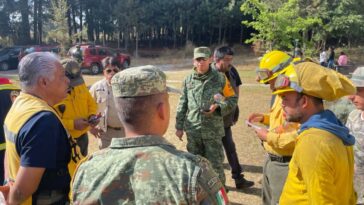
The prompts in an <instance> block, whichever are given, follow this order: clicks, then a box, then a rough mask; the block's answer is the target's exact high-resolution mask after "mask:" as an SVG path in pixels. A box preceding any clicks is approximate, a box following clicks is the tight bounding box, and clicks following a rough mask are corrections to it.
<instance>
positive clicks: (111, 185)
mask: <svg viewBox="0 0 364 205" xmlns="http://www.w3.org/2000/svg"><path fill="white" fill-rule="evenodd" d="M111 84H112V90H113V95H114V97H115V104H116V107H117V112H118V115H119V117H120V119H121V121H122V123H123V125H124V127H125V133H126V137H125V138H113V139H112V142H111V145H110V146H109V147H108V148H106V149H104V150H100V151H98V152H96V153H94V154H93V155H91V156H89V158H88V159H87V160H86V161H84V162H82V163H81V165H80V166H79V167H78V170H77V171H76V174H75V177H74V180H73V182H72V196H71V198H72V201H73V203H74V204H200V203H203V204H205V203H206V204H219V203H220V202H225V203H228V201H227V197H226V193H225V190H224V187H223V185H222V183H221V182H220V180H219V178H218V176H217V175H216V173H215V172H214V171H212V168H211V167H210V164H209V162H208V161H207V160H206V159H204V158H202V157H200V156H195V155H192V154H190V153H187V152H182V151H178V150H176V148H175V147H174V146H173V145H171V144H170V143H168V142H167V141H166V140H165V139H164V138H163V137H162V136H163V135H164V134H165V132H166V130H167V128H168V124H169V119H170V107H169V100H168V93H167V90H168V88H167V86H166V76H165V74H164V73H163V72H162V71H160V70H159V69H157V68H155V67H154V66H142V67H135V68H130V69H126V70H124V71H122V72H120V73H118V74H116V75H115V76H114V77H113V79H112V83H111Z"/></svg>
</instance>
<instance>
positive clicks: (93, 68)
mask: <svg viewBox="0 0 364 205" xmlns="http://www.w3.org/2000/svg"><path fill="white" fill-rule="evenodd" d="M90 70H91V73H92V74H93V75H97V74H99V73H100V72H101V68H100V66H99V64H97V63H93V64H92V65H91V68H90Z"/></svg>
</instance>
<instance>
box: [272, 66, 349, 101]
mask: <svg viewBox="0 0 364 205" xmlns="http://www.w3.org/2000/svg"><path fill="white" fill-rule="evenodd" d="M274 88H275V89H276V91H274V92H273V94H281V93H285V92H290V91H296V92H299V93H304V94H306V95H310V96H313V97H317V98H321V99H323V100H327V101H333V100H337V99H339V98H341V97H343V96H346V95H352V94H354V93H355V92H356V88H355V86H354V85H353V83H352V82H351V81H350V80H349V79H348V78H347V77H346V76H344V75H342V74H340V73H338V72H336V71H334V70H332V69H327V68H325V67H322V66H320V65H319V64H316V63H313V62H302V63H298V64H295V65H292V67H289V68H288V69H287V70H286V72H285V74H281V75H279V76H278V77H277V79H276V81H275V84H274Z"/></svg>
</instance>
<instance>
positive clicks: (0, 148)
mask: <svg viewBox="0 0 364 205" xmlns="http://www.w3.org/2000/svg"><path fill="white" fill-rule="evenodd" d="M5 148H6V143H5V142H4V143H1V144H0V151H3V150H5Z"/></svg>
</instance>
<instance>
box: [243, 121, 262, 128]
mask: <svg viewBox="0 0 364 205" xmlns="http://www.w3.org/2000/svg"><path fill="white" fill-rule="evenodd" d="M245 124H247V125H248V126H249V127H252V128H254V129H258V130H260V129H262V127H260V126H258V125H255V124H253V123H251V122H249V121H248V120H245Z"/></svg>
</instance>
